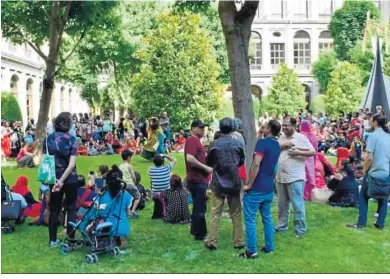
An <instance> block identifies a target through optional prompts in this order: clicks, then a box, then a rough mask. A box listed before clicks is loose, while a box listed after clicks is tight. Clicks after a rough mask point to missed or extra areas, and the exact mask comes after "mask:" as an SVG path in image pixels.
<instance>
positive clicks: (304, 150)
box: [288, 137, 316, 157]
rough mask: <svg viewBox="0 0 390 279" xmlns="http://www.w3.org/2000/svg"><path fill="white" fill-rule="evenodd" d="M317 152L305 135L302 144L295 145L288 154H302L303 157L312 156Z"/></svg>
mask: <svg viewBox="0 0 390 279" xmlns="http://www.w3.org/2000/svg"><path fill="white" fill-rule="evenodd" d="M315 154H316V151H315V150H314V148H313V146H312V145H311V143H310V141H309V140H308V139H307V138H306V137H304V138H303V140H302V146H300V147H295V148H293V149H292V150H290V151H289V152H288V155H290V156H302V157H311V156H314V155H315Z"/></svg>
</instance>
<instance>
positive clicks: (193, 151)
mask: <svg viewBox="0 0 390 279" xmlns="http://www.w3.org/2000/svg"><path fill="white" fill-rule="evenodd" d="M187 154H189V155H192V156H194V157H195V159H196V160H198V161H199V162H200V163H202V164H206V150H205V149H204V147H203V145H202V144H201V143H200V139H199V138H198V137H194V136H191V137H189V138H188V140H187V142H186V145H185V147H184V156H185V157H186V155H187ZM186 169H187V181H188V182H190V183H194V184H208V183H209V175H208V173H207V172H206V171H205V170H203V169H200V168H197V167H194V166H192V165H191V164H190V163H188V162H187V160H186Z"/></svg>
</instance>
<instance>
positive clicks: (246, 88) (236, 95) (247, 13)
mask: <svg viewBox="0 0 390 279" xmlns="http://www.w3.org/2000/svg"><path fill="white" fill-rule="evenodd" d="M258 5H259V1H245V3H244V5H243V6H242V7H241V10H240V11H237V8H236V5H235V3H234V1H219V4H218V12H219V17H220V19H221V24H222V29H223V33H224V35H225V41H226V48H227V53H228V59H229V69H230V80H231V86H232V92H233V108H234V115H235V117H237V118H239V119H241V120H242V123H243V128H244V137H245V139H246V142H247V145H246V149H247V150H246V151H247V152H246V154H247V155H248V156H247V159H246V163H247V167H248V169H249V167H250V164H251V163H252V156H250V154H252V153H253V151H254V149H255V144H256V126H255V114H254V111H253V101H252V93H251V75H250V67H249V56H248V51H249V40H250V37H251V27H252V22H253V19H254V17H255V15H256V10H257V7H258Z"/></svg>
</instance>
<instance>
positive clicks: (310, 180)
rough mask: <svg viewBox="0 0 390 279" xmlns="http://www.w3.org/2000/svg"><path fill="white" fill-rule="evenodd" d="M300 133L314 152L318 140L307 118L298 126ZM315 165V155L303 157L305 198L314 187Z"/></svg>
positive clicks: (309, 197) (308, 197)
mask: <svg viewBox="0 0 390 279" xmlns="http://www.w3.org/2000/svg"><path fill="white" fill-rule="evenodd" d="M300 133H301V134H302V135H304V136H305V137H307V139H308V140H309V141H310V143H311V145H312V146H313V148H314V150H315V151H316V154H317V152H318V141H317V138H316V136H315V134H314V133H313V131H312V128H311V123H310V121H308V120H303V121H302V123H301V127H300ZM315 165H316V156H312V157H306V158H305V172H306V183H305V190H304V194H303V197H304V199H305V200H310V199H311V190H312V189H313V188H315V187H316V177H315Z"/></svg>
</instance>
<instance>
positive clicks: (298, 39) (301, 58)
mask: <svg viewBox="0 0 390 279" xmlns="http://www.w3.org/2000/svg"><path fill="white" fill-rule="evenodd" d="M310 64H311V59H310V36H309V34H308V33H307V32H305V31H298V32H297V33H296V34H295V36H294V68H295V69H310Z"/></svg>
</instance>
